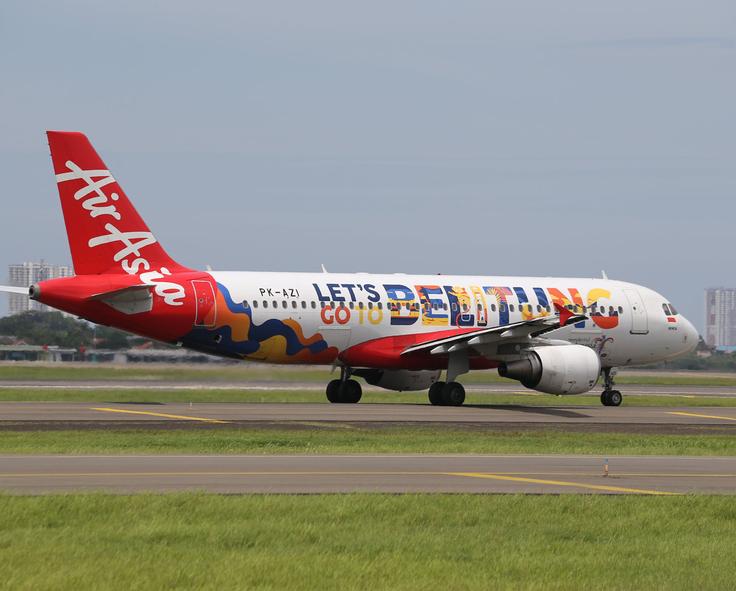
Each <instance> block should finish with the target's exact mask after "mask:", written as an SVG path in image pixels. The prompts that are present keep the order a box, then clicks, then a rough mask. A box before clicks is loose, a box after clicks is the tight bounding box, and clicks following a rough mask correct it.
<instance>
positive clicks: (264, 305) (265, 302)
mask: <svg viewBox="0 0 736 591" xmlns="http://www.w3.org/2000/svg"><path fill="white" fill-rule="evenodd" d="M263 307H264V308H268V302H267V301H266V300H263Z"/></svg>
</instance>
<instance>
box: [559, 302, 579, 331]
mask: <svg viewBox="0 0 736 591" xmlns="http://www.w3.org/2000/svg"><path fill="white" fill-rule="evenodd" d="M555 309H556V310H557V312H558V313H559V315H560V326H567V321H568V320H570V318H572V317H573V316H575V314H573V313H572V311H570V310H568V309H567V308H565V306H563V305H561V304H558V303H557V302H555Z"/></svg>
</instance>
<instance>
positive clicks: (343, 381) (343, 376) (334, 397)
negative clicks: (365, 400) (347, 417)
mask: <svg viewBox="0 0 736 591" xmlns="http://www.w3.org/2000/svg"><path fill="white" fill-rule="evenodd" d="M326 393H327V400H329V401H330V402H333V403H342V404H355V403H356V402H359V401H360V398H361V397H362V396H363V388H361V386H360V382H357V381H356V380H351V379H350V370H349V369H348V368H346V367H342V368H340V379H339V380H332V381H331V382H329V383H328V384H327V391H326Z"/></svg>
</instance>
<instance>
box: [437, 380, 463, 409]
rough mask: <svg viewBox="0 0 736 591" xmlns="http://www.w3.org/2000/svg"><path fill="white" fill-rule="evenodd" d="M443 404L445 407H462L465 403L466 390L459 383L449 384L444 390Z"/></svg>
mask: <svg viewBox="0 0 736 591" xmlns="http://www.w3.org/2000/svg"><path fill="white" fill-rule="evenodd" d="M442 402H443V404H444V405H445V406H462V404H463V402H465V388H464V387H463V385H462V384H460V383H458V382H447V384H445V387H444V388H443V389H442Z"/></svg>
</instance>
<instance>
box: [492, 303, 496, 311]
mask: <svg viewBox="0 0 736 591" xmlns="http://www.w3.org/2000/svg"><path fill="white" fill-rule="evenodd" d="M491 311H492V312H495V311H496V304H491Z"/></svg>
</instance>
